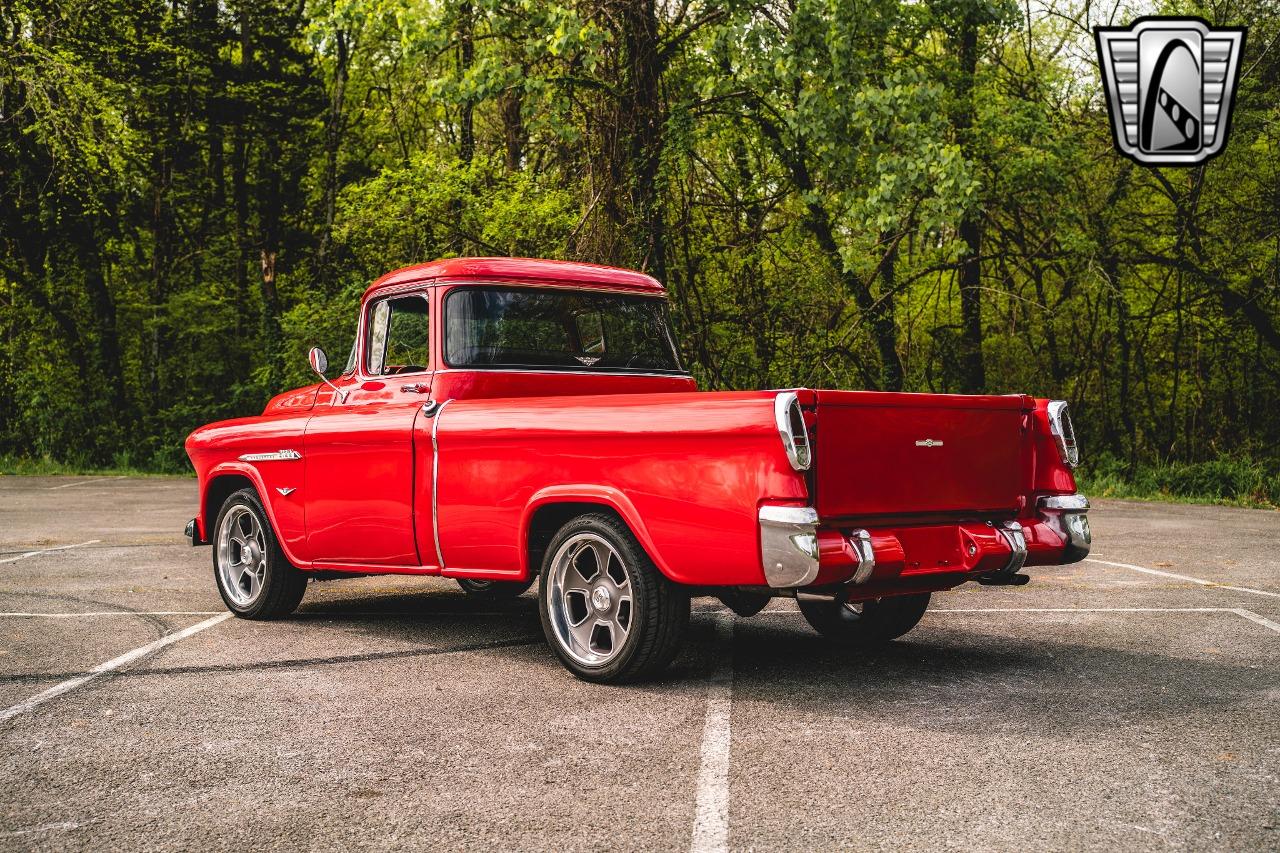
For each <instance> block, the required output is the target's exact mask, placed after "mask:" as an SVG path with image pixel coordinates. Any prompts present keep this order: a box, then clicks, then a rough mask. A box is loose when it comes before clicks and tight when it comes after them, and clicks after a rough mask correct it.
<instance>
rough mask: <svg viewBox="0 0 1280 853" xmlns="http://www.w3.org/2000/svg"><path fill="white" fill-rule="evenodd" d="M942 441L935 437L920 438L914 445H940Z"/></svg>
mask: <svg viewBox="0 0 1280 853" xmlns="http://www.w3.org/2000/svg"><path fill="white" fill-rule="evenodd" d="M941 446H942V441H941V440H940V439H937V438H922V439H920V440H919V441H917V442H916V447H941Z"/></svg>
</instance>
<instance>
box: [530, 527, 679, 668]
mask: <svg viewBox="0 0 1280 853" xmlns="http://www.w3.org/2000/svg"><path fill="white" fill-rule="evenodd" d="M538 601H539V612H540V613H541V616H542V630H543V632H544V633H545V634H546V636H547V642H548V643H549V644H550V645H551V648H552V649H554V650H555V653H556V654H557V655H558V656H559V657H560V660H561V662H563V663H564V665H565V666H566V667H567V668H568V669H569V671H570V672H572V673H573V674H574V675H576V676H578V677H579V678H582V679H585V680H587V681H595V682H600V683H613V682H625V681H638V680H640V679H643V678H647V677H651V676H653V675H655V674H656V673H658V672H660V671H661V670H662V669H664V668H665V667H666V666H667V665H668V664H669V663H671V661H672V659H673V658H674V657H675V656H676V653H677V652H678V651H679V650H680V644H681V642H682V641H683V639H684V634H685V630H686V629H687V628H688V625H689V593H688V590H686V589H684V588H683V587H681V586H679V585H678V584H674V583H672V582H671V581H669V580H667V578H666V577H665V576H663V574H662V572H660V571H658V568H657V567H656V566H655V565H654V564H653V561H652V560H650V559H649V555H648V554H646V553H645V552H644V549H643V548H641V547H640V543H639V542H637V541H636V539H635V537H634V536H632V534H631V531H630V530H629V529H628V528H627V526H626V525H625V524H623V523H622V522H621V521H619V520H618V519H616V518H614V517H613V516H610V515H606V514H603V513H590V514H587V515H581V516H578V517H577V518H575V519H573V520H572V521H570V522H569V523H568V524H566V525H565V526H564V527H562V528H560V531H559V532H558V533H557V534H556V535H555V538H553V539H552V540H551V545H550V547H548V548H547V552H546V557H545V558H544V560H543V565H542V573H541V581H540V584H539V589H538Z"/></svg>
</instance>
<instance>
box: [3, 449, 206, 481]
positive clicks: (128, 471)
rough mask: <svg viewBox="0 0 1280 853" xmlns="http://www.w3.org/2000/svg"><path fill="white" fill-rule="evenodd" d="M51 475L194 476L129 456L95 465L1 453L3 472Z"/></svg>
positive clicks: (41, 475)
mask: <svg viewBox="0 0 1280 853" xmlns="http://www.w3.org/2000/svg"><path fill="white" fill-rule="evenodd" d="M6 474H11V475H23V476H29V477H31V476H35V477H49V476H55V475H70V476H76V477H84V476H90V475H94V476H99V477H183V476H186V477H194V476H195V473H194V472H193V471H190V470H187V471H166V470H161V469H157V468H154V467H151V466H144V465H138V464H136V463H133V462H131V461H130V460H129V459H128V458H127V457H123V458H122V457H119V456H117V457H116V458H115V460H113V461H112V464H110V465H92V464H89V463H87V462H76V461H70V462H63V461H60V460H57V459H51V458H49V457H47V456H45V457H29V456H10V455H7V454H5V455H0V475H6Z"/></svg>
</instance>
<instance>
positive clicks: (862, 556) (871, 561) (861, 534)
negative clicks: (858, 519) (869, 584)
mask: <svg viewBox="0 0 1280 853" xmlns="http://www.w3.org/2000/svg"><path fill="white" fill-rule="evenodd" d="M848 539H849V545H850V547H852V548H853V553H855V554H857V555H858V568H856V569H854V572H853V578H852V579H851V580H850V581H849V583H854V584H859V583H865V582H866V581H867V579H868V578H870V577H871V573H872V572H874V571H875V570H876V552H875V549H874V548H872V547H871V534H870V533H868V532H867V531H865V530H863V529H862V528H858V529H857V530H850V531H849V536H848Z"/></svg>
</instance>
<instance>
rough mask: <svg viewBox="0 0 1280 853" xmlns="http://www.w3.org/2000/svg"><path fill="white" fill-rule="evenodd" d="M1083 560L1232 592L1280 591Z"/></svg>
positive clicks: (1278, 594) (1274, 595)
mask: <svg viewBox="0 0 1280 853" xmlns="http://www.w3.org/2000/svg"><path fill="white" fill-rule="evenodd" d="M1084 561H1085V562H1086V563H1098V564H1100V565H1103V566H1115V567H1116V568H1118V569H1132V570H1133V571H1135V572H1142V573H1144V574H1148V575H1159V576H1160V577H1165V578H1173V579H1174V580H1180V581H1187V582H1188V583H1194V584H1199V585H1200V586H1212V587H1217V588H1218V589H1229V590H1231V591H1233V592H1247V593H1249V594H1250V595H1265V596H1267V597H1268V598H1280V592H1268V591H1267V590H1265V589H1253V588H1251V587H1247V586H1231V585H1230V584H1225V583H1218V582H1217V581H1207V580H1205V579H1204V578H1193V577H1191V576H1190V575H1180V574H1177V573H1176V572H1162V571H1160V570H1159V569H1148V568H1147V567H1146V566H1135V565H1133V564H1132V563H1113V562H1111V561H1110V560H1099V559H1097V558H1095V557H1085V558H1084Z"/></svg>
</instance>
